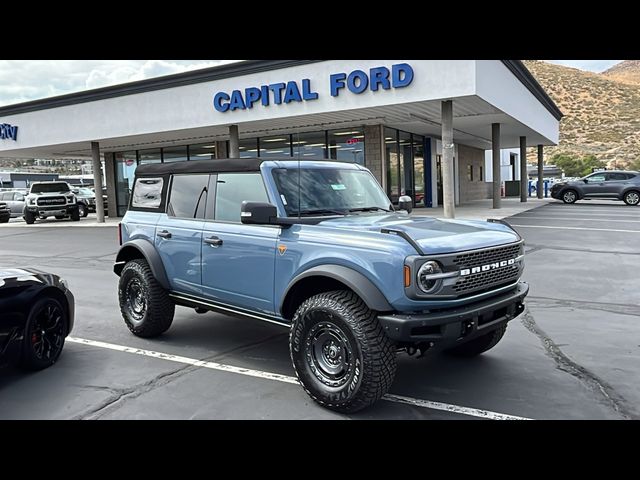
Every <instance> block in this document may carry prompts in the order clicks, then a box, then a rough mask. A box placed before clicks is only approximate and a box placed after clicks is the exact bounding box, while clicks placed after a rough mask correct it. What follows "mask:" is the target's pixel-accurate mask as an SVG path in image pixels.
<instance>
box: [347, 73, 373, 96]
mask: <svg viewBox="0 0 640 480" xmlns="http://www.w3.org/2000/svg"><path fill="white" fill-rule="evenodd" d="M368 86H369V77H367V74H366V73H364V72H363V71H362V70H354V71H353V72H351V73H350V74H349V77H348V78H347V88H348V89H349V91H350V92H353V93H362V92H364V91H365V90H366V89H367V87H368Z"/></svg>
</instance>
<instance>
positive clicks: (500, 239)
mask: <svg viewBox="0 0 640 480" xmlns="http://www.w3.org/2000/svg"><path fill="white" fill-rule="evenodd" d="M321 225H323V226H326V227H329V226H331V227H335V228H346V229H349V230H352V231H354V230H368V231H381V230H382V229H390V230H400V231H402V232H404V233H406V234H407V235H409V237H411V238H412V239H413V240H414V241H415V242H416V243H417V244H418V245H419V246H420V247H421V248H422V250H423V251H424V253H425V254H440V253H451V252H460V251H464V250H474V249H477V248H487V247H495V246H498V245H505V244H507V243H512V242H516V241H518V240H520V238H519V237H518V235H517V234H516V233H515V232H514V231H513V230H511V229H510V228H509V227H508V226H506V225H503V224H500V223H490V222H482V221H477V220H444V219H438V218H432V217H411V216H409V215H403V214H391V215H375V214H374V215H353V216H348V217H343V218H334V219H330V220H326V221H324V222H322V223H321Z"/></svg>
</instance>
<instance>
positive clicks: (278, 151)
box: [260, 134, 291, 158]
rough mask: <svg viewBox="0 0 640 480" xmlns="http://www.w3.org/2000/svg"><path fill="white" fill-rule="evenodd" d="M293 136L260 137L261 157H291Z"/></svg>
mask: <svg viewBox="0 0 640 480" xmlns="http://www.w3.org/2000/svg"><path fill="white" fill-rule="evenodd" d="M290 156H291V136H290V135H288V134H287V135H276V136H274V137H260V157H261V158H270V157H290Z"/></svg>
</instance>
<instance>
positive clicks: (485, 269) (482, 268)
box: [460, 258, 516, 277]
mask: <svg viewBox="0 0 640 480" xmlns="http://www.w3.org/2000/svg"><path fill="white" fill-rule="evenodd" d="M515 263H516V259H515V258H511V259H509V260H503V261H501V262H495V263H489V264H487V265H482V266H479V267H473V268H463V269H462V270H460V276H461V277H466V276H467V275H473V274H474V273H480V272H488V271H489V270H496V269H498V268H502V267H508V266H509V265H514V264H515Z"/></svg>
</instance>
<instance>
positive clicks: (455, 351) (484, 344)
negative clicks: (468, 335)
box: [447, 325, 507, 357]
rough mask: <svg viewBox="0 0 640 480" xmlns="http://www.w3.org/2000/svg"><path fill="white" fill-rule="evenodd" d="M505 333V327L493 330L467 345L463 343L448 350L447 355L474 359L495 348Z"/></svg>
mask: <svg viewBox="0 0 640 480" xmlns="http://www.w3.org/2000/svg"><path fill="white" fill-rule="evenodd" d="M506 331H507V326H506V325H503V326H502V327H500V328H498V329H496V330H493V331H492V332H489V333H487V334H485V335H482V336H481V337H478V338H476V339H474V340H471V341H469V342H467V343H463V344H462V345H459V346H457V347H453V348H450V349H449V350H447V353H449V354H451V355H454V356H456V357H475V356H478V355H480V354H481V353H484V352H486V351H487V350H490V349H492V348H493V347H495V346H496V345H497V344H498V342H499V341H500V340H502V337H504V333H505V332H506Z"/></svg>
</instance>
